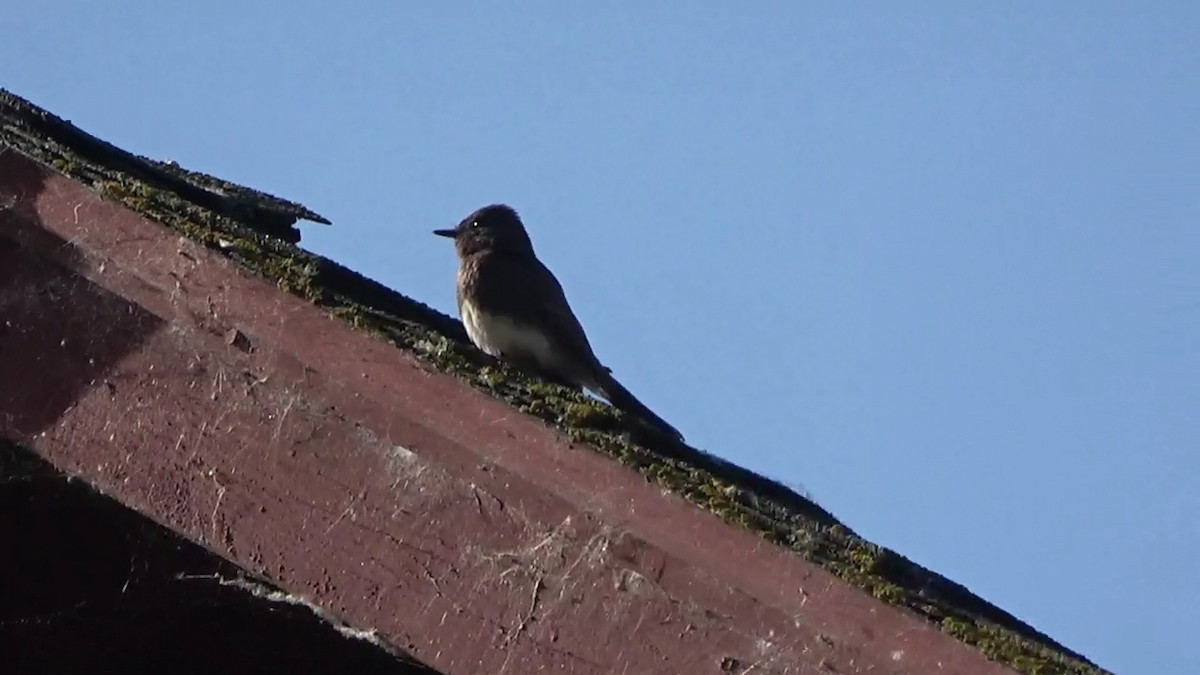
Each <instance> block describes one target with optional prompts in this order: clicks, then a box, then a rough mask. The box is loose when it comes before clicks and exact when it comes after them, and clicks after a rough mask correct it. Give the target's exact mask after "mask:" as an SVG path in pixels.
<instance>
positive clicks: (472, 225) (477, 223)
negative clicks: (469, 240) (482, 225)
mask: <svg viewBox="0 0 1200 675" xmlns="http://www.w3.org/2000/svg"><path fill="white" fill-rule="evenodd" d="M471 227H473V228H475V227H479V221H478V220H472V221H471Z"/></svg>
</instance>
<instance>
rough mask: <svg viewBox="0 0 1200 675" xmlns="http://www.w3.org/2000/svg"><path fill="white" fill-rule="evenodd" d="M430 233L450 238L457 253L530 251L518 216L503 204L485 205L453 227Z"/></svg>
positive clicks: (523, 227) (530, 248) (527, 239)
mask: <svg viewBox="0 0 1200 675" xmlns="http://www.w3.org/2000/svg"><path fill="white" fill-rule="evenodd" d="M433 233H434V234H436V235H439V236H442V237H450V238H451V239H453V240H454V248H455V250H457V251H458V254H459V255H460V256H467V255H471V254H473V253H480V252H482V251H493V250H494V251H505V252H508V253H518V254H529V255H532V254H533V243H532V242H531V241H530V240H529V235H528V234H527V233H526V232H525V226H524V225H523V224H521V217H520V216H518V215H517V212H516V211H514V210H513V209H512V207H510V206H506V205H504V204H492V205H490V206H485V207H483V208H482V209H479V210H478V211H475V212H474V213H472V214H471V215H469V216H467V217H466V218H463V219H462V222H460V223H459V224H458V226H457V227H455V228H454V229H450V230H434V231H433Z"/></svg>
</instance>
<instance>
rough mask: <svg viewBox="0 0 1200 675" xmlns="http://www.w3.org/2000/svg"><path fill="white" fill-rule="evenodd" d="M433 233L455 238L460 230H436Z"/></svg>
mask: <svg viewBox="0 0 1200 675" xmlns="http://www.w3.org/2000/svg"><path fill="white" fill-rule="evenodd" d="M433 233H434V234H436V235H437V236H439V237H450V238H451V239H453V238H454V236H455V235H457V234H458V230H434V231H433Z"/></svg>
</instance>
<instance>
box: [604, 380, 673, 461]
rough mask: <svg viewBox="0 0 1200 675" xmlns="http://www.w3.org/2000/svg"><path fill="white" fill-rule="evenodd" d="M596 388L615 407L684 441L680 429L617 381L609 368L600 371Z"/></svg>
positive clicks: (671, 436) (666, 434) (657, 429)
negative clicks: (655, 412)
mask: <svg viewBox="0 0 1200 675" xmlns="http://www.w3.org/2000/svg"><path fill="white" fill-rule="evenodd" d="M596 389H598V390H599V393H600V394H602V395H603V396H604V398H606V399H608V402H609V403H611V404H613V405H614V406H615V407H617V408H620V409H621V410H623V411H625V412H626V413H629V414H631V415H634V416H636V417H638V418H639V419H640V420H641V421H642V422H644V423H645V424H646V425H648V426H649V427H651V428H652V429H654V430H656V431H658V432H660V433H662V434H663V435H665V436H668V437H670V438H671V439H672V440H674V441H677V442H681V443H682V442H683V434H681V433H679V430H678V429H676V428H675V427H673V426H671V425H670V424H667V421H666V420H664V419H663V418H661V417H659V416H658V415H655V414H654V411H653V410H651V409H649V408H647V407H646V405H645V404H644V403H642V402H641V401H639V400H638V398H637V397H636V396H634V395H633V394H632V393H630V391H629V390H628V389H626V388H625V387H624V386H623V385H622V384H621V383H620V382H617V378H615V377H613V376H612V374H611V373H609V372H608V369H607V368H605V369H604V370H602V371H601V372H600V373H599V377H597V379H596Z"/></svg>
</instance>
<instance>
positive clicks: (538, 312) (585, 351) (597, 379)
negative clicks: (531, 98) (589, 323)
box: [433, 204, 683, 442]
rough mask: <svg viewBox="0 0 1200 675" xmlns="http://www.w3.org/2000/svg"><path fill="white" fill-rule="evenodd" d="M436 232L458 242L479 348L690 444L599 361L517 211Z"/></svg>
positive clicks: (460, 295)
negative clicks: (585, 393)
mask: <svg viewBox="0 0 1200 675" xmlns="http://www.w3.org/2000/svg"><path fill="white" fill-rule="evenodd" d="M433 233H434V234H436V235H438V236H441V237H449V238H450V239H453V240H454V250H455V253H456V254H457V257H458V273H457V275H456V284H455V285H456V293H455V295H456V298H457V301H458V314H459V317H460V318H461V319H462V323H463V327H464V328H465V329H466V331H467V336H468V337H469V338H470V340H471V342H472V343H473V344H474V345H475V346H476V347H478V348H479V349H480V351H483V352H484V353H486V354H489V355H491V356H493V357H495V358H498V359H500V360H502V361H505V362H508V363H511V364H513V365H515V366H517V367H518V368H520V369H522V370H525V371H532V372H534V373H536V374H538V375H540V376H542V377H544V378H546V379H548V380H551V381H553V382H556V383H558V384H561V385H564V386H567V387H570V388H573V389H585V390H589V391H591V392H593V393H596V394H599V395H600V396H602V397H603V398H605V399H606V400H607V401H608V402H609V403H610V404H612V405H613V406H614V407H616V408H618V409H620V410H622V411H624V412H626V413H628V414H631V415H633V416H634V417H636V418H638V419H639V420H641V421H642V422H643V424H645V425H646V426H648V427H649V428H650V429H652V430H654V431H656V432H658V433H659V434H663V435H665V436H666V437H668V438H670V439H672V440H674V441H677V442H682V441H683V435H682V434H680V433H679V431H678V430H677V429H676V428H675V427H673V426H671V425H670V424H668V423H667V422H666V421H665V420H663V419H662V418H661V417H659V416H658V415H656V414H654V412H653V411H652V410H650V409H649V408H648V407H646V405H645V404H643V403H642V402H641V401H639V400H638V399H637V397H636V396H634V395H633V394H632V393H630V391H629V390H628V389H626V388H625V387H624V386H623V385H622V384H621V383H620V382H618V381H617V379H616V378H615V377H613V375H612V371H611V369H609V368H607V367H605V366H604V365H602V364H601V363H600V360H599V359H598V358H596V354H595V352H594V351H593V350H592V345H591V343H590V342H588V338H587V335H586V334H585V333H584V331H583V326H581V325H580V323H579V319H577V318H576V317H575V313H574V312H572V311H571V306H570V305H569V304H568V303H567V297H566V295H565V294H564V293H563V289H562V285H561V284H560V283H559V282H558V279H557V278H556V277H555V276H554V273H553V272H551V271H550V270H549V268H547V267H546V266H545V265H544V264H543V263H542V261H541V260H539V259H538V257H537V255H536V254H535V253H534V251H533V242H532V240H530V238H529V234H528V232H526V231H525V225H524V223H522V222H521V217H520V216H519V215H517V212H516V210H514V209H513V208H512V207H511V206H508V205H507V204H491V205H488V206H484V207H483V208H480V209H478V210H476V211H474V212H472V213H471V214H470V215H468V216H467V217H466V218H463V219H462V220H461V221H460V222H459V223H458V225H457V226H456V227H453V228H450V229H442V230H434V231H433Z"/></svg>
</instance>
